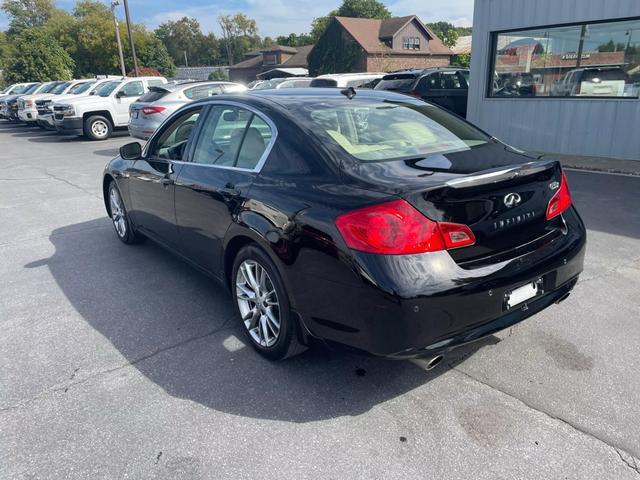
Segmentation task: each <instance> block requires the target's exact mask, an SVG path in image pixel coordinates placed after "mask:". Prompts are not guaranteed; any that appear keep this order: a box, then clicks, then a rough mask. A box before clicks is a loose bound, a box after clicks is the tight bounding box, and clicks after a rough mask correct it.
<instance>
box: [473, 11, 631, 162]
mask: <svg viewBox="0 0 640 480" xmlns="http://www.w3.org/2000/svg"><path fill="white" fill-rule="evenodd" d="M628 17H640V0H475V10H474V19H473V53H472V56H471V80H470V89H469V106H468V113H467V117H468V119H469V120H470V121H471V122H473V123H475V124H476V125H478V126H480V127H481V128H483V129H484V130H486V131H487V132H489V133H490V134H492V135H494V136H496V137H498V138H500V139H501V140H504V141H505V142H507V143H509V144H511V145H514V146H517V147H520V148H525V149H529V150H536V151H545V152H553V153H564V154H571V155H589V156H602V157H612V158H625V159H632V160H638V161H640V100H630V99H622V100H621V99H617V100H614V99H612V100H609V99H582V98H566V99H558V98H544V97H542V98H517V99H509V98H487V90H488V85H487V83H488V81H489V78H490V77H489V69H490V68H491V59H490V55H491V32H495V31H500V30H511V29H529V28H534V27H540V26H547V25H556V24H564V23H575V22H589V21H597V20H613V19H619V18H628Z"/></svg>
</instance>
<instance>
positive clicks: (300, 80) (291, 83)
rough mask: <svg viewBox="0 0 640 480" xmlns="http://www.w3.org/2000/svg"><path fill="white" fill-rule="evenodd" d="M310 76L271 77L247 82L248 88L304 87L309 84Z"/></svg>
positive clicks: (311, 79)
mask: <svg viewBox="0 0 640 480" xmlns="http://www.w3.org/2000/svg"><path fill="white" fill-rule="evenodd" d="M312 81H313V78H311V77H287V78H272V79H271V80H257V81H255V82H251V83H250V84H249V89H250V90H268V89H271V88H304V87H308V86H310V84H311V82H312Z"/></svg>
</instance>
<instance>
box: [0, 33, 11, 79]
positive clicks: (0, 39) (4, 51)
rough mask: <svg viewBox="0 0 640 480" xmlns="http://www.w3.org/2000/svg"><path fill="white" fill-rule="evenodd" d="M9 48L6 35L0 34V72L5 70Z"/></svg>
mask: <svg viewBox="0 0 640 480" xmlns="http://www.w3.org/2000/svg"><path fill="white" fill-rule="evenodd" d="M9 53H10V46H9V40H8V39H7V34H6V33H4V32H0V70H2V69H3V68H5V65H6V63H7V59H8V58H9Z"/></svg>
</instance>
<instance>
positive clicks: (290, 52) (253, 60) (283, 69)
mask: <svg viewBox="0 0 640 480" xmlns="http://www.w3.org/2000/svg"><path fill="white" fill-rule="evenodd" d="M312 48H313V45H306V46H303V47H295V48H294V47H287V46H282V45H274V46H272V47H267V48H263V49H261V50H255V51H252V52H248V53H246V54H245V56H244V59H243V60H242V61H241V62H239V63H236V64H235V65H232V66H231V67H229V79H230V80H231V81H232V82H242V83H249V82H252V81H253V80H255V79H256V78H272V77H276V76H278V77H288V76H299V75H301V74H302V75H305V74H306V73H307V55H309V52H310V51H311V49H312ZM302 70H304V72H303V73H301V72H302Z"/></svg>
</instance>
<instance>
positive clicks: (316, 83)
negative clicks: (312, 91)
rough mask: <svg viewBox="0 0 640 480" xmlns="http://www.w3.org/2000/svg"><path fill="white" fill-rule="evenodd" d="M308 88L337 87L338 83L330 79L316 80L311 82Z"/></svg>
mask: <svg viewBox="0 0 640 480" xmlns="http://www.w3.org/2000/svg"><path fill="white" fill-rule="evenodd" d="M309 86H310V87H322V88H325V87H337V86H338V81H337V80H333V79H331V78H316V79H314V80H311V83H310V84H309Z"/></svg>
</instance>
